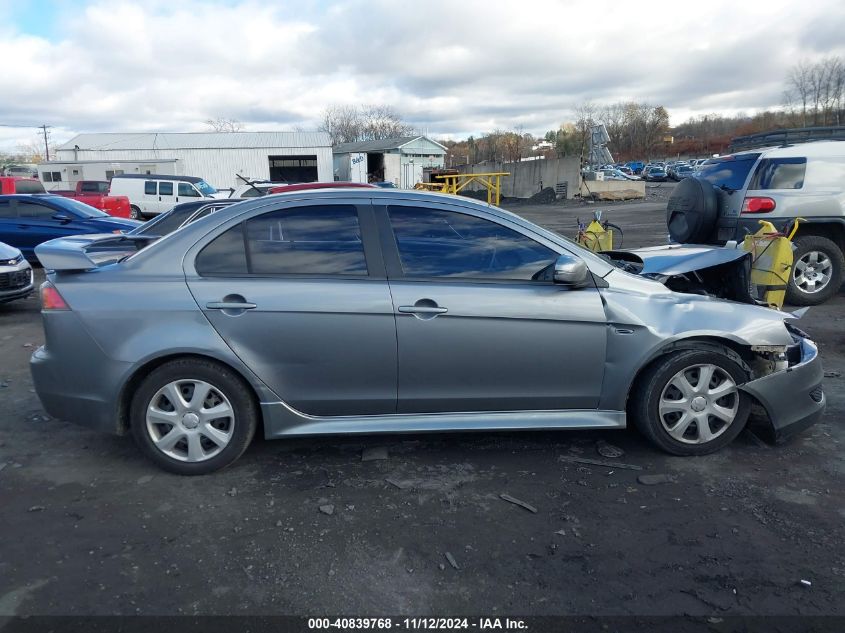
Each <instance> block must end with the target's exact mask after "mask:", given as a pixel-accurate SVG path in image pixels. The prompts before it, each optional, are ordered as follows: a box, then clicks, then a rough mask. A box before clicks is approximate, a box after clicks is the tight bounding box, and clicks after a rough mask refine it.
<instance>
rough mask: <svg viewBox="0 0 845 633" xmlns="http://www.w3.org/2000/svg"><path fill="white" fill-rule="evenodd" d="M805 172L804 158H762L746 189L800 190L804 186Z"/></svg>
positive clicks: (805, 162)
mask: <svg viewBox="0 0 845 633" xmlns="http://www.w3.org/2000/svg"><path fill="white" fill-rule="evenodd" d="M806 170H807V159H806V158H764V159H763V160H761V161H760V164H759V165H758V166H757V171H755V172H754V178H753V179H752V180H751V184H749V185H748V188H749V189H751V190H758V189H800V188H801V187H803V186H804V172H805V171H806Z"/></svg>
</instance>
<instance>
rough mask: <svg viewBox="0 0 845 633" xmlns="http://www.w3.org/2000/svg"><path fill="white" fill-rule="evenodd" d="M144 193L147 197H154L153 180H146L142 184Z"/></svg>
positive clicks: (154, 183)
mask: <svg viewBox="0 0 845 633" xmlns="http://www.w3.org/2000/svg"><path fill="white" fill-rule="evenodd" d="M144 193H145V194H146V195H148V196H154V195H156V182H155V180H147V181H145V182H144Z"/></svg>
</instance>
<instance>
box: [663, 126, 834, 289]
mask: <svg viewBox="0 0 845 633" xmlns="http://www.w3.org/2000/svg"><path fill="white" fill-rule="evenodd" d="M695 177H696V179H698V180H699V181H703V182H704V183H709V184H710V185H712V187H701V186H699V187H696V186H694V184H692V183H688V184H687V185H686V186H683V187H682V186H681V185H683V183H684V182H685V181H682V182H681V183H680V184H679V185H678V187H677V188H676V190H675V193H673V195H672V197H671V198H670V200H669V205H668V218H667V219H668V223H669V226H670V235H671V234H672V226H673V224H674V226H675V227H676V230H677V233H678V234H677V235H673V236H672V238H673V239H674V240H675V241H680V242H698V243H707V244H724V243H725V242H726V241H728V240H731V239H736V240H741V239H742V238H743V237H744V236H745V235H746V234H747V233H754V232H756V231H757V230H758V229H759V228H760V225H759V221H760V220H768V221H770V222H772V223H773V224H774V225H775V227H777V228H778V229H783V228H785V227H786V226H787V225H791V224H792V222H793V221H794V220H795V218H802V221H801V223H800V225H799V229H798V233H797V236H796V238H795V240H794V242H795V265H794V266H793V270H792V275H791V276H790V281H789V285H788V286H787V301H788V302H789V303H792V304H795V305H815V304H818V303H822V302H824V301H826V300H827V299H829V298H830V297H832V296H833V295H834V294H836V292H837V291H838V290H839V288H840V286H841V285H842V281H843V269H845V257H843V252H845V142H844V141H817V142H814V143H802V144H798V145H787V146H783V147H772V148H764V149H756V150H749V151H745V152H739V153H736V154H731V155H728V156H721V157H719V158H711V159H708V160H707V161H706V162H705V163H704V164H703V165H701V166H700V167H699V169H698V171H697V172H696V173H695ZM696 227H697V228H696ZM688 233H692V234H691V235H688ZM679 238H680V239H679Z"/></svg>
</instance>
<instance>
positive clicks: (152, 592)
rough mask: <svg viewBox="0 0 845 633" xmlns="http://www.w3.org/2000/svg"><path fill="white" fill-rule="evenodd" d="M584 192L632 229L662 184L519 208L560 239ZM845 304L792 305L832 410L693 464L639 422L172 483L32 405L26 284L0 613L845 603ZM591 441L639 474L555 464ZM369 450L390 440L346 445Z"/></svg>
mask: <svg viewBox="0 0 845 633" xmlns="http://www.w3.org/2000/svg"><path fill="white" fill-rule="evenodd" d="M598 208H601V209H605V210H606V211H605V212H606V215H607V217H609V218H610V219H611V221H612V222H615V223H617V224H620V225H621V226H623V227H624V228H625V229H626V232H625V245H626V246H637V245H645V244H655V243H660V242H663V241H664V240H665V224H664V219H663V214H664V209H665V203H661V201H660V200H659V199H657V201H651V202H645V203H637V204H624V205H623V204H614V205H592V206H590V207H582V208H575V207H570V206H566V207H563V206H554V205H551V206H542V207H528V206H524V205H522V206H518V207H514V210H515V211H517V212H518V213H521V214H523V215H524V216H526V217H528V218H530V219H532V220H535V221H538V222H540V223H542V224H544V225H546V226H548V227H550V228H553V229H556V230H560V231H562V232H563V233H565V234H567V235H571V234H572V233H573V231H574V218H575V217H576V216H580V217H581V218H582V219H583V218H585V217H587V216H588V215H589V213H591V212H592V210H594V209H598ZM843 307H845V296H842V295H840V296H839V297H837V298H836V299H835V300H834V301H831V302H830V303H829V304H827V305H825V306H822V307H818V308H814V309H812V310H811V311H810V313H809V314H808V315H807V316H806V317H805V318H804V319H803V320H802V321H801V327H802V328H804V329H806V330H807V331H809V332H810V334H811V335H813V337H814V338H815V339H816V340H817V341H818V342H819V343H820V344H821V349H822V355H823V358H824V363H825V369H826V370H828V372H829V373H830V377H829V378H827V379H826V390H827V394H828V397H829V408H828V412H827V415H826V416H825V419H824V421H823V422H822V423H821V424H819V425H817V426H815V427H814V428H811V429H810V430H808V431H807V432H805V433H804V434H803V435H801V436H800V437H798V438H797V439H796V440H794V441H792V442H791V443H789V444H787V445H785V446H779V447H772V446H768V445H760V444H759V443H758V442H757V441H755V438H754V437H753V436H751V435H749V434H743V435H742V436H740V438H739V439H738V440H737V441H736V442H735V443H734V444H733V445H732V446H730V447H729V448H728V449H726V450H724V451H723V452H721V453H719V454H717V455H713V456H709V457H705V458H698V459H694V458H674V457H669V456H666V455H663V454H661V453H658V452H656V451H655V450H654V449H652V448H651V446H649V445H648V444H646V442H645V441H644V440H643V439H642V438H640V437H639V436H638V435H637V434H636V433H635V432H633V431H619V432H602V433H598V432H589V433H588V432H556V433H521V434H510V433H499V434H474V435H473V434H464V435H457V436H456V435H420V436H402V437H395V436H394V437H368V438H353V439H345V438H318V439H298V440H289V441H275V442H265V441H257V442H256V443H255V445H254V446H253V447H252V448H251V449H250V450H249V451H248V452H247V454H246V455H245V456H244V457H243V458H242V459H241V460H240V461H239V462H238V463H237V464H236V465H235V466H234V467H232V468H229V469H228V470H226V471H224V472H221V473H219V474H216V475H213V476H207V477H202V478H179V477H176V476H173V475H168V474H166V473H164V472H162V471H160V470H157V469H156V468H155V467H153V466H152V465H151V464H149V463H147V462H146V461H144V460H143V459H142V458H141V457H140V455H139V454H138V452H137V451H136V450H135V448H134V446H133V444H132V441H131V439H129V438H116V437H110V436H106V435H100V434H96V433H92V432H89V431H86V430H84V429H82V428H78V427H76V426H72V425H70V424H67V423H64V422H61V421H59V420H55V419H51V418H49V417H47V416H46V414H44V413H43V411H42V410H41V408H40V405H39V403H38V400H37V398H36V396H35V394H34V392H33V390H32V384H31V379H30V377H29V370H28V366H27V363H28V360H29V355H30V354H31V352H32V351H33V349H34V347H35V346H38V345H40V344H41V343H42V341H43V335H42V331H41V325H40V320H39V314H38V306H37V303H36V301H35V299H34V298H33V299H29V300H27V301H22V302H18V303H15V304H11V305H7V306H0V358H2V365H0V402H2V410H0V498H2V511H1V512H0V616H2V615H13V614H18V615H28V614H79V615H82V614H127V615H129V614H312V615H314V614H317V615H320V614H357V615H376V614H394V615H396V614H418V615H422V614H435V615H450V614H459V613H462V614H486V615H497V614H519V615H534V614H581V615H584V614H602V615H607V614H619V615H625V614H639V615H657V614H693V615H702V616H719V617H724V616H726V615H733V614H773V615H798V614H839V615H845V601H843V600H842V596H843V592H845V548H843V546H842V543H843V542H845V530H843V527H842V526H843V521H844V520H845V493H843V474H845V467H844V466H845V462H843V456H842V455H843V451H842V449H843V441H845V432H843V424H842V421H841V420H842V414H843V408H845V378H843V377H841V374H840V372H842V373H845V334H843V331H844V330H843V319H845V311H843ZM562 362H565V360H564V359H562ZM599 441H607V442H610V443H612V444H613V445H616V446H618V447H621V448H622V449H624V451H625V455H624V456H623V457H622V458H620V459H618V460H617V461H620V462H623V463H624V464H633V465H637V466H639V467H641V468H642V469H643V470H642V471H641V472H640V471H636V470H629V469H625V468H622V467H613V468H607V467H600V466H589V465H583V464H578V463H573V462H571V461H567V460H566V458H567V457H572V456H575V457H589V458H599V455H598V454H597V452H596V446H597V442H599ZM376 447H385V448H386V449H387V459H378V460H373V461H362V451H364V450H366V449H372V448H376ZM642 473H649V474H668V475H671V481H670V482H669V483H663V484H659V485H642V484H640V483H638V482H637V476H638V475H639V474H642ZM503 493H505V494H507V495H511V496H513V497H515V498H517V499H519V500H522V501H524V502H526V503H528V504H530V505H531V506H533V507H534V508H535V509H536V510H537V511H536V512H530V511H528V510H526V509H524V508H523V507H521V506H519V505H515V504H513V503H508V502H506V501H504V500H502V499H501V498H500V495H501V494H503ZM321 506H323V510H321V509H320V508H321ZM326 506H331V511H330V512H329V508H328V507H326ZM447 553H448V554H449V558H450V559H451V560H453V561H454V563H455V565H456V568H455V567H453V566H452V564H451V563H450V560H449V558H447ZM802 579H803V580H807V581H809V582H810V583H812V584H811V586H804V585H802V584H801V582H800V581H801V580H802ZM837 596H838V597H837Z"/></svg>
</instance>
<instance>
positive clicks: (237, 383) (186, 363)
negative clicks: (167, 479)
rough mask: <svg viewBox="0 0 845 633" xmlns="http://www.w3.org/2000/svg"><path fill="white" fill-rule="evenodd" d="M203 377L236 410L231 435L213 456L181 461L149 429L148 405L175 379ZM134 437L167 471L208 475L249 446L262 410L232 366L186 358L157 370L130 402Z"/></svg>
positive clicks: (239, 454)
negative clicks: (158, 443) (161, 448)
mask: <svg viewBox="0 0 845 633" xmlns="http://www.w3.org/2000/svg"><path fill="white" fill-rule="evenodd" d="M181 380H184V381H191V380H200V381H203V382H206V383H208V384H210V385H211V386H213V388H214V389H215V390H217V391H218V392H219V393H220V394H223V395H224V396H225V398H227V399H228V401H229V403H230V404H231V409H232V411H233V412H234V419H233V421H232V424H233V428H232V430H231V438H230V439H229V441H228V444H226V446H225V447H224V448H223V449H222V450H220V451H219V453H217V454H216V455H214V456H213V457H209V458H208V459H205V460H204V461H194V462H189V461H180V460H179V459H176V458H174V457H171V456H169V455H166V454H165V453H163V452H162V451H161V450H159V449H158V448H157V447H156V446H155V444H154V442H153V438H152V437H151V435H150V431H148V428H147V422H146V414H147V407H148V406H149V405H150V404H151V402H152V399H153V397H154V396H155V395H156V394H157V393H158V392H159V390H160V389H162V388H163V387H164V386H166V385H168V384H169V383H171V382H174V381H181ZM129 413H130V424H131V432H132V437H133V439H134V440H135V443H136V444H137V445H138V447H139V448H140V449H141V452H142V453H143V454H144V455H145V456H146V457H148V458H149V459H151V460H152V461H153V462H155V463H156V464H157V465H158V466H160V467H161V468H163V469H164V470H167V471H170V472H172V473H176V474H177V475H205V474H208V473H211V472H214V471H216V470H220V469H221V468H225V467H226V466H228V465H229V464H231V463H232V462H234V461H235V460H236V459H238V458H239V457H240V456H241V455H242V454H243V452H244V451H245V450H246V449H247V447H248V446H249V444H250V442H251V441H252V438H253V436H254V435H255V430H256V428H257V426H258V416H259V410H258V405H257V404H256V402H255V399H254V397H253V393H252V391H251V390H250V388H249V386H248V385H247V384H246V383H245V382H244V381H243V380H242V379H241V377H240V376H238V375H237V374H235V373H234V372H233V371H231V370H230V369H228V368H226V367H224V366H222V365H219V364H218V363H215V362H213V361H209V360H204V359H198V358H184V359H177V360H172V361H170V362H167V363H165V364H164V365H162V366H160V367H158V368H157V369H155V370H153V371H152V372H151V373H150V374H149V375H148V376H147V377H146V378H144V380H143V382H141V384H140V385H139V386H138V388H137V390H136V391H135V394H134V396H133V397H132V401H131V404H130V410H129Z"/></svg>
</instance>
